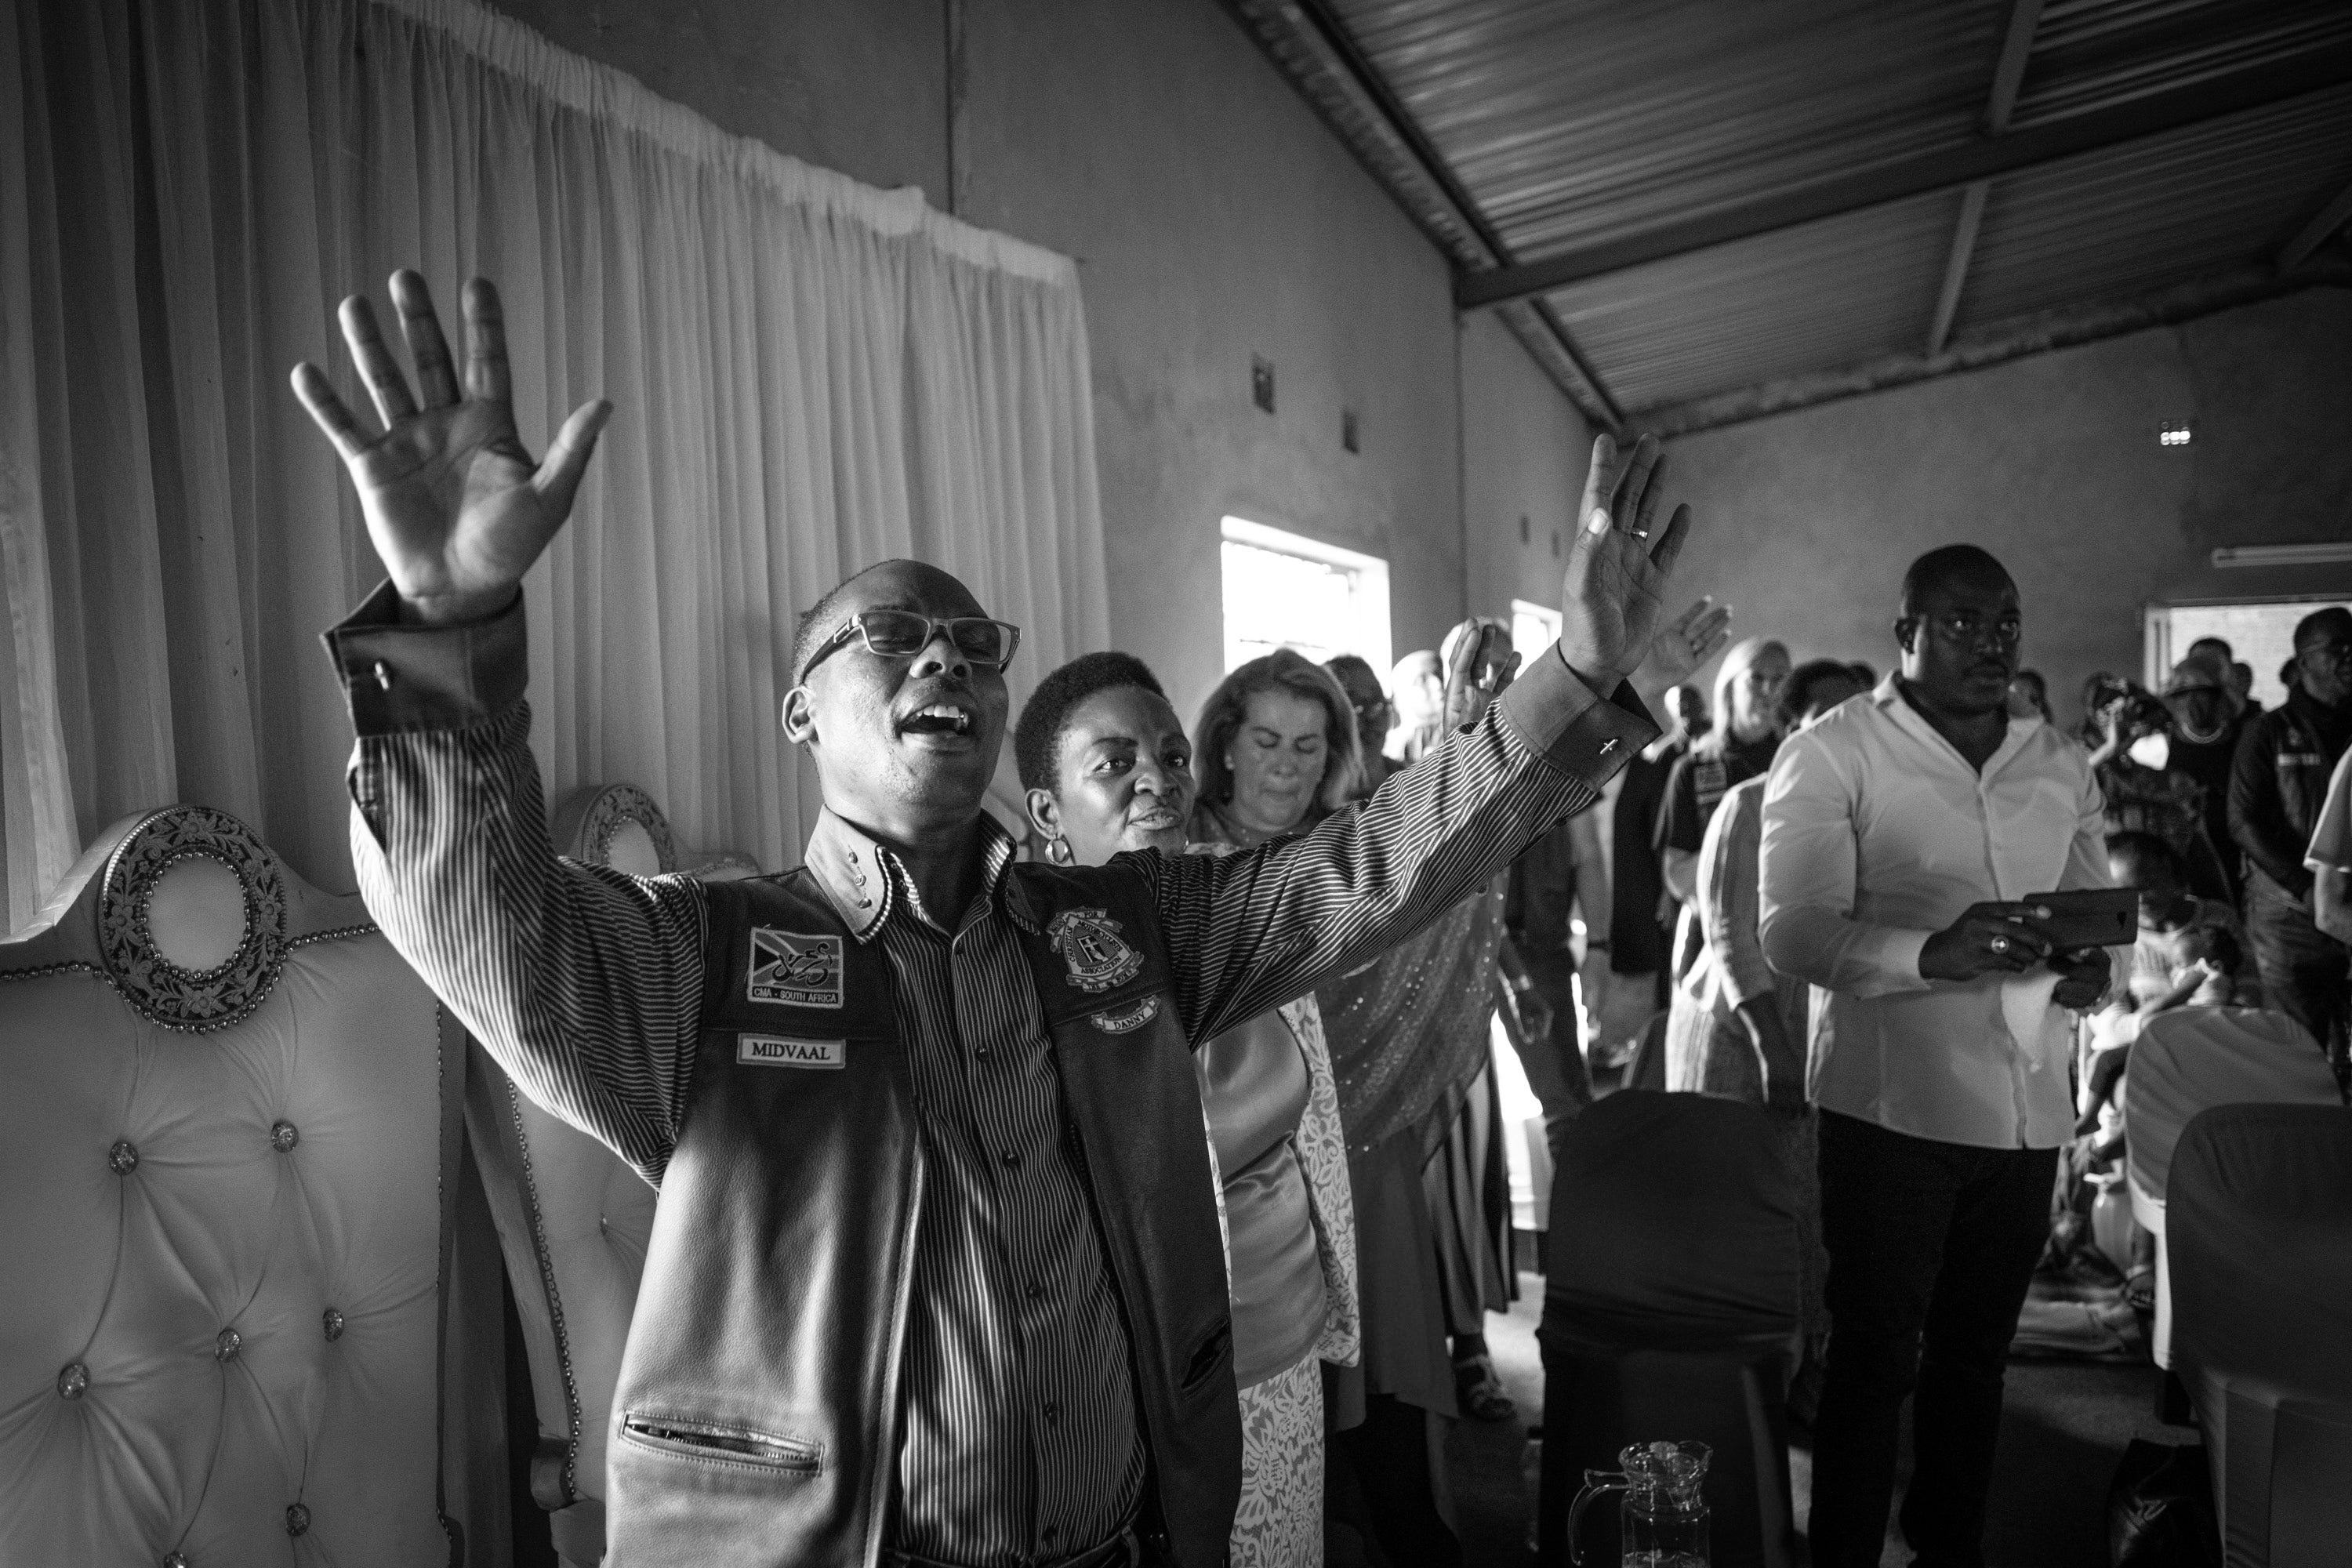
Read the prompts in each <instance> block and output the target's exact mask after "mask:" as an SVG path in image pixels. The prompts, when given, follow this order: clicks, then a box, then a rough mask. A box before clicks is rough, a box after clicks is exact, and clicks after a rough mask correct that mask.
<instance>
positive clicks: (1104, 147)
mask: <svg viewBox="0 0 2352 1568" xmlns="http://www.w3.org/2000/svg"><path fill="white" fill-rule="evenodd" d="M966 15H967V22H966V26H967V29H968V31H967V43H966V49H967V54H966V58H967V61H968V66H969V87H968V92H967V97H966V100H965V101H966V104H967V113H966V117H965V120H964V122H963V124H962V126H961V132H960V137H959V142H960V146H961V150H962V156H963V159H964V163H965V166H966V168H967V169H968V175H967V183H966V185H965V191H966V195H967V198H968V199H967V201H966V203H965V205H964V207H963V216H967V217H969V218H970V219H971V220H972V221H973V222H975V223H980V224H983V225H985V226H989V227H991V228H998V229H1003V230H1004V231H1006V232H1008V233H1011V234H1016V235H1019V236H1021V237H1023V238H1024V239H1030V240H1034V241H1036V242H1038V243H1040V244H1043V245H1046V246H1049V247H1053V248H1054V249H1056V250H1060V251H1063V252H1065V253H1066V254H1068V255H1071V256H1075V257H1076V258H1078V261H1079V264H1080V271H1081V276H1082V279H1083V284H1084V288H1085V289H1086V299H1087V330H1088V331H1089V332H1090V333H1091V335H1092V339H1093V344H1094V389H1095V413H1096V424H1095V433H1096V441H1097V453H1098V458H1099V468H1100V472H1101V479H1102V499H1103V516H1104V531H1105V534H1106V542H1107V547H1108V559H1109V565H1110V576H1111V611H1112V619H1111V627H1112V635H1113V637H1114V638H1115V640H1117V641H1118V643H1119V644H1120V646H1122V647H1128V648H1129V649H1131V650H1133V651H1135V652H1137V653H1139V654H1141V655H1142V656H1143V657H1144V658H1147V659H1149V660H1150V661H1151V662H1152V664H1153V665H1154V666H1155V668H1158V670H1159V672H1160V677H1161V679H1163V680H1164V681H1165V682H1166V684H1167V686H1168V689H1169V693H1170V695H1171V697H1173V698H1174V699H1175V700H1176V703H1177V707H1178V710H1179V711H1181V712H1185V713H1187V714H1189V713H1190V712H1191V711H1192V708H1193V706H1194V704H1195V703H1197V702H1198V701H1199V700H1200V699H1201V698H1202V697H1204V696H1205V695H1207V692H1208V690H1209V688H1210V687H1211V686H1213V684H1214V683H1215V682H1216V680H1217V679H1219V678H1220V677H1221V676H1222V675H1223V640H1222V639H1223V617H1222V612H1221V609H1220V603H1219V585H1220V580H1221V579H1220V568H1219V534H1218V520H1219V519H1220V518H1222V517H1223V516H1224V515H1226V514H1228V513H1232V514H1235V515H1239V516H1244V517H1249V518H1252V519H1255V521H1260V522H1265V523H1270V524H1273V525H1274V526H1276V527H1278V528H1286V529H1292V530H1296V531H1300V532H1304V533H1307V534H1310V535H1312V536H1314V537H1316V538H1318V539H1321V540H1324V541H1326V542H1330V543H1334V544H1341V545H1346V546H1348V547H1349V548H1351V549H1356V550H1361V551H1364V552H1368V553H1370V554H1374V555H1380V556H1384V557H1386V558H1387V560H1388V563H1389V569H1390V591H1391V621H1392V636H1393V637H1394V638H1395V645H1396V647H1398V648H1399V649H1404V648H1410V647H1422V646H1427V645H1429V644H1431V643H1433V641H1434V640H1435V639H1436V637H1438V636H1440V635H1441V634H1442V633H1443V631H1444V627H1445V626H1448V625H1450V624H1451V623H1452V622H1453V621H1454V619H1456V618H1458V617H1459V616H1460V614H1461V608H1462V604H1463V566H1462V528H1461V498H1460V489H1459V483H1460V480H1459V468H1458V462H1459V446H1458V442H1459V426H1458V410H1457V406H1456V391H1455V367H1454V313H1453V309H1452V305H1451V302H1450V300H1449V297H1448V293H1447V289H1448V278H1447V269H1446V267H1445V263H1444V259H1443V258H1441V257H1440V256H1439V255H1438V253H1437V252H1436V250H1435V249H1434V248H1433V247H1431V246H1430V245H1429V244H1428V242H1427V241H1426V240H1424V239H1423V237H1421V235H1420V234H1419V233H1418V232H1417V231H1416V230H1415V229H1414V228H1413V227H1412V225H1411V224H1410V223H1409V222H1408V221H1407V220H1406V218H1405V217H1404V216H1403V215H1402V213H1401V212H1400V211H1399V210H1398V209H1397V207H1396V205H1394V204H1393V203H1392V202H1391V201H1390V200H1389V198H1388V197H1387V196H1386V195H1384V194H1383V193H1382V192H1381V190H1380V188H1379V187H1378V186H1377V185H1376V184H1374V183H1373V182H1372V180H1371V179H1370V176H1368V175H1367V174H1365V173H1364V172H1363V170H1362V169H1361V168H1360V166H1359V165H1358V164H1357V163H1355V162H1354V160H1353V159H1352V158H1350V157H1349V154H1348V153H1347V152H1346V151H1345V149H1343V148H1342V147H1341V146H1340V145H1339V142H1338V141H1337V140H1336V139H1335V138H1333V137H1332V136H1331V135H1330V134H1329V133H1328V132H1327V131H1325V129H1324V128H1323V126H1322V124H1321V123H1320V122H1319V121H1318V120H1317V119H1316V118H1315V116H1314V114H1313V112H1312V111H1311V110H1308V109H1307V106H1306V104H1305V103H1303V102H1302V101H1301V100H1299V98H1298V96H1297V94H1296V93H1295V92H1293V91H1292V90H1291V89H1290V87H1289V86H1288V85H1287V83H1286V82H1285V81H1284V79H1282V78H1281V77H1280V76H1279V75H1278V74H1277V73H1276V71H1275V69H1274V68H1273V67H1272V66H1271V65H1269V64H1268V63H1267V62H1266V60H1265V57H1264V56H1263V55H1261V54H1260V53H1259V52H1258V50H1257V48H1256V47H1255V45H1254V44H1253V43H1252V42H1251V41H1250V40H1249V39H1248V38H1247V37H1244V35H1243V33H1242V31H1241V29H1240V28H1239V27H1238V26H1235V24H1234V22H1233V20H1232V19H1231V18H1230V17H1229V16H1226V15H1225V13H1224V12H1223V10H1222V9H1220V8H1219V7H1218V6H1217V5H1214V4H1212V3H1211V0H1181V3H1161V4H1154V5H1099V4H1095V3H1090V0H1021V3H1018V4H1014V3H1012V0H988V3H980V4H973V5H971V6H970V8H969V9H968V11H967V14H966ZM1253 356H1263V357H1265V359H1268V360H1270V361H1272V362H1273V363H1274V367H1275V376H1276V412H1275V413H1274V414H1272V415H1267V414H1265V413H1263V412H1261V411H1260V410H1259V409H1258V408H1257V407H1256V406H1255V405H1254V404H1253V403H1252V402H1251V398H1250V365H1251V360H1252V358H1253ZM1343 408H1352V409H1354V410H1355V411H1356V413H1357V415H1358V417H1359V421H1360V446H1361V450H1360V452H1358V453H1349V452H1348V451H1346V450H1344V449H1343V448H1342V447H1341V445H1340V416H1341V411H1342V410H1343Z"/></svg>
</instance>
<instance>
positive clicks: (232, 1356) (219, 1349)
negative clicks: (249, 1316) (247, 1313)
mask: <svg viewBox="0 0 2352 1568" xmlns="http://www.w3.org/2000/svg"><path fill="white" fill-rule="evenodd" d="M244 1348H245V1336H244V1335H243V1334H240V1333H238V1332H237V1331H236V1330H235V1329H223V1330H222V1331H220V1332H219V1333H218V1334H217V1335H215V1337H214V1340H213V1359H214V1360H215V1361H216V1362H222V1363H227V1362H233V1361H235V1360H236V1352H238V1351H240V1350H243V1349H244Z"/></svg>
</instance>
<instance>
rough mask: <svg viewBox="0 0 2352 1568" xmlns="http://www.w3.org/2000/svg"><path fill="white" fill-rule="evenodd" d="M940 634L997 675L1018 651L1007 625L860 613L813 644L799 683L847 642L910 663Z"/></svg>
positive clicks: (908, 613) (1017, 632)
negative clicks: (852, 640) (861, 643)
mask: <svg viewBox="0 0 2352 1568" xmlns="http://www.w3.org/2000/svg"><path fill="white" fill-rule="evenodd" d="M941 632H945V633H947V635H948V640H949V641H950V642H951V643H953V644H955V646H956V651H957V652H959V653H961V654H962V655H963V656H964V657H965V658H969V659H970V660H971V661H972V663H974V664H984V665H986V666H987V667H988V668H991V669H992V670H994V671H996V672H997V673H998V674H1000V675H1002V674H1003V672H1004V667H1005V666H1006V665H1008V664H1011V663H1012V662H1013V650H1014V649H1015V648H1017V647H1020V646H1021V628H1020V627H1019V626H1014V625H1013V623H1012V622H1010V621H992V620H990V619H989V618H988V617H987V616H950V617H948V618H947V619H945V620H934V619H932V618H931V617H930V616H926V615H920V614H918V613H917V612H915V611H913V610H860V611H859V612H858V613H857V614H856V615H854V616H850V617H849V618H848V619H847V620H845V621H844V622H842V623H841V625H840V626H839V627H837V628H836V629H835V631H834V634H833V635H832V636H831V637H827V638H825V639H824V641H823V642H821V643H819V644H817V645H816V648H815V650H814V652H812V653H811V654H810V655H809V657H808V662H807V663H806V664H804V665H803V666H801V679H803V680H806V679H808V678H809V671H810V670H813V669H814V668H816V667H817V666H818V665H820V664H822V663H824V659H825V657H826V656H827V655H829V654H831V653H832V652H834V651H835V649H836V648H839V647H841V646H842V645H843V644H845V643H846V642H848V641H849V639H850V638H852V637H859V638H863V639H864V641H865V643H866V651H867V652H869V653H878V654H880V655H882V656H883V657H884V658H912V657H913V656H915V655H916V654H919V653H920V652H922V651H923V650H924V649H925V648H927V647H930V646H931V639H932V638H934V637H938V636H939V635H940V633H941Z"/></svg>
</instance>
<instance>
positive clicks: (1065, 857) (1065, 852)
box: [1045, 838, 1078, 866]
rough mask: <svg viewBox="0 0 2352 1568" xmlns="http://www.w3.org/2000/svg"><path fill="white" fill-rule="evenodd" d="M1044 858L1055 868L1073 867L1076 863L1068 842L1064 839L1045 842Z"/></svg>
mask: <svg viewBox="0 0 2352 1568" xmlns="http://www.w3.org/2000/svg"><path fill="white" fill-rule="evenodd" d="M1045 858H1046V859H1048V860H1050V861H1052V862H1053V863H1054V864H1055V865H1056V866H1075V865H1076V864H1077V861H1078V858H1077V856H1076V853H1074V852H1073V851H1072V850H1071V848H1070V841H1069V840H1068V839H1066V838H1048V839H1047V840H1045Z"/></svg>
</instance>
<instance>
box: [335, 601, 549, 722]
mask: <svg viewBox="0 0 2352 1568" xmlns="http://www.w3.org/2000/svg"><path fill="white" fill-rule="evenodd" d="M320 641H321V642H323V643H325V644H326V645H327V655H328V657H329V658H332V659H333V660H334V661H335V675H336V677H337V679H340V680H341V681H342V683H343V697H344V700H345V701H347V702H348V703H349V704H350V706H351V710H352V729H353V730H355V731H358V732H359V733H360V734H362V735H390V734H397V733H399V732H401V731H411V730H469V729H472V728H474V727H475V726H477V725H479V724H484V723H487V722H488V721H490V720H491V719H493V718H496V717H497V716H498V715H499V714H500V713H502V712H504V711H506V710H508V709H509V708H511V707H513V706H514V705H515V704H516V703H518V702H520V701H521V700H522V695H523V688H524V687H525V685H526V684H527V683H528V681H529V679H530V645H529V643H528V642H527V641H526V639H525V637H524V631H523V618H522V595H521V594H520V592H518V593H517V594H516V595H515V597H514V603H513V604H511V605H508V606H507V607H506V608H505V609H503V610H501V611H499V613H498V614H497V615H495V616H489V617H488V619H485V620H479V621H466V622H462V623H460V624H457V625H455V626H415V625H405V626H404V625H403V624H402V623H401V619H400V595H399V593H398V591H397V590H395V589H394V587H393V585H392V584H391V582H390V581H389V580H387V581H385V582H384V583H383V584H380V585H378V587H377V588H376V590H375V592H374V593H373V594H370V595H368V596H367V597H366V598H365V599H363V600H362V601H361V603H360V607H359V608H358V609H356V610H353V611H352V613H351V614H350V615H349V616H345V617H344V618H343V620H342V621H341V622H340V623H339V624H337V625H335V626H331V627H329V628H328V630H327V631H326V632H325V633H324V634H323V635H322V636H321V637H320Z"/></svg>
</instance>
